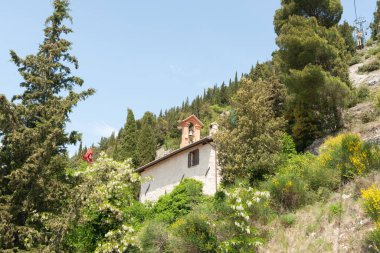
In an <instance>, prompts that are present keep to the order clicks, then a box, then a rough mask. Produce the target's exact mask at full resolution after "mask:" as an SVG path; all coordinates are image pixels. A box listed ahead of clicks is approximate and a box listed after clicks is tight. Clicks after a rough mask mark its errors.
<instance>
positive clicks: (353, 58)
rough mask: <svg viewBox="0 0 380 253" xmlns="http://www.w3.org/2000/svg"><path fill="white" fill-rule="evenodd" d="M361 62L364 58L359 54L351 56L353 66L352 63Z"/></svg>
mask: <svg viewBox="0 0 380 253" xmlns="http://www.w3.org/2000/svg"><path fill="white" fill-rule="evenodd" d="M361 62H362V58H361V57H360V56H359V55H357V54H355V55H354V56H353V57H352V58H351V61H350V63H349V65H350V66H352V65H355V64H358V63H361Z"/></svg>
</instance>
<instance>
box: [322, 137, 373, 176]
mask: <svg viewBox="0 0 380 253" xmlns="http://www.w3.org/2000/svg"><path fill="white" fill-rule="evenodd" d="M319 153H320V155H319V157H318V160H319V164H320V166H322V167H324V168H326V169H328V170H336V171H338V172H339V174H340V177H341V179H342V180H343V181H347V180H350V179H352V178H353V177H355V176H356V175H361V174H363V173H366V172H368V171H369V170H370V169H371V168H376V167H377V166H378V162H379V161H378V155H379V149H378V147H377V146H376V145H373V144H370V143H366V142H363V141H362V140H361V139H360V137H359V136H358V135H357V134H350V133H347V134H341V135H338V136H336V137H331V138H329V139H327V140H326V141H325V142H324V144H323V145H322V146H321V147H320V149H319Z"/></svg>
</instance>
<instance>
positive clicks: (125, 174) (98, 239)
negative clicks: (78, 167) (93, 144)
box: [67, 153, 140, 252]
mask: <svg viewBox="0 0 380 253" xmlns="http://www.w3.org/2000/svg"><path fill="white" fill-rule="evenodd" d="M74 176H75V177H76V180H78V182H80V183H79V184H78V185H77V186H76V188H75V192H76V193H77V194H76V196H75V198H76V199H75V200H73V201H75V203H76V205H77V206H76V208H77V210H76V211H77V213H78V214H77V217H76V218H77V219H76V220H75V222H73V224H72V225H71V227H70V229H69V235H68V240H67V243H68V246H70V247H71V248H72V249H73V251H75V252H111V250H115V251H117V250H122V249H125V250H123V251H126V250H128V252H131V250H132V249H136V245H135V242H134V236H133V233H134V230H133V228H132V225H131V224H130V223H129V222H130V221H133V218H132V217H131V216H130V215H127V213H126V210H127V209H128V208H129V207H131V206H134V205H138V204H137V201H136V200H135V196H136V192H135V190H136V188H137V187H138V185H139V183H140V176H139V175H138V174H137V173H135V172H134V169H133V167H132V166H131V164H130V161H124V162H116V161H114V160H112V159H111V158H108V157H107V156H106V155H105V154H104V153H101V154H100V157H99V158H98V159H97V161H96V162H95V163H94V164H93V165H92V166H90V167H88V168H87V169H86V170H84V171H78V172H77V173H75V174H74ZM132 213H133V212H131V213H130V214H132ZM107 250H110V251H107Z"/></svg>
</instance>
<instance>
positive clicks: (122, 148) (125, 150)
mask: <svg viewBox="0 0 380 253" xmlns="http://www.w3.org/2000/svg"><path fill="white" fill-rule="evenodd" d="M136 139H137V126H136V121H135V116H134V114H133V111H132V110H131V109H128V113H127V120H126V122H125V124H124V128H123V129H122V131H121V133H120V138H119V152H118V160H120V161H122V160H125V159H127V158H131V159H132V164H134V165H136V153H135V151H136Z"/></svg>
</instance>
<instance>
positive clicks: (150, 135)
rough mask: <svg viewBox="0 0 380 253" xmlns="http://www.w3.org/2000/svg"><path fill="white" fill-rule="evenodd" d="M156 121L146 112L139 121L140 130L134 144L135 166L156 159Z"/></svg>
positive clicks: (151, 114)
mask: <svg viewBox="0 0 380 253" xmlns="http://www.w3.org/2000/svg"><path fill="white" fill-rule="evenodd" d="M155 125H156V119H155V117H154V115H153V113H151V112H146V113H145V114H144V116H143V118H142V119H141V129H140V131H139V132H138V139H137V144H136V160H137V165H138V166H142V165H144V164H146V163H149V162H151V161H153V160H154V158H155V157H156V149H157V138H156V134H155V128H156V126H155Z"/></svg>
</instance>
